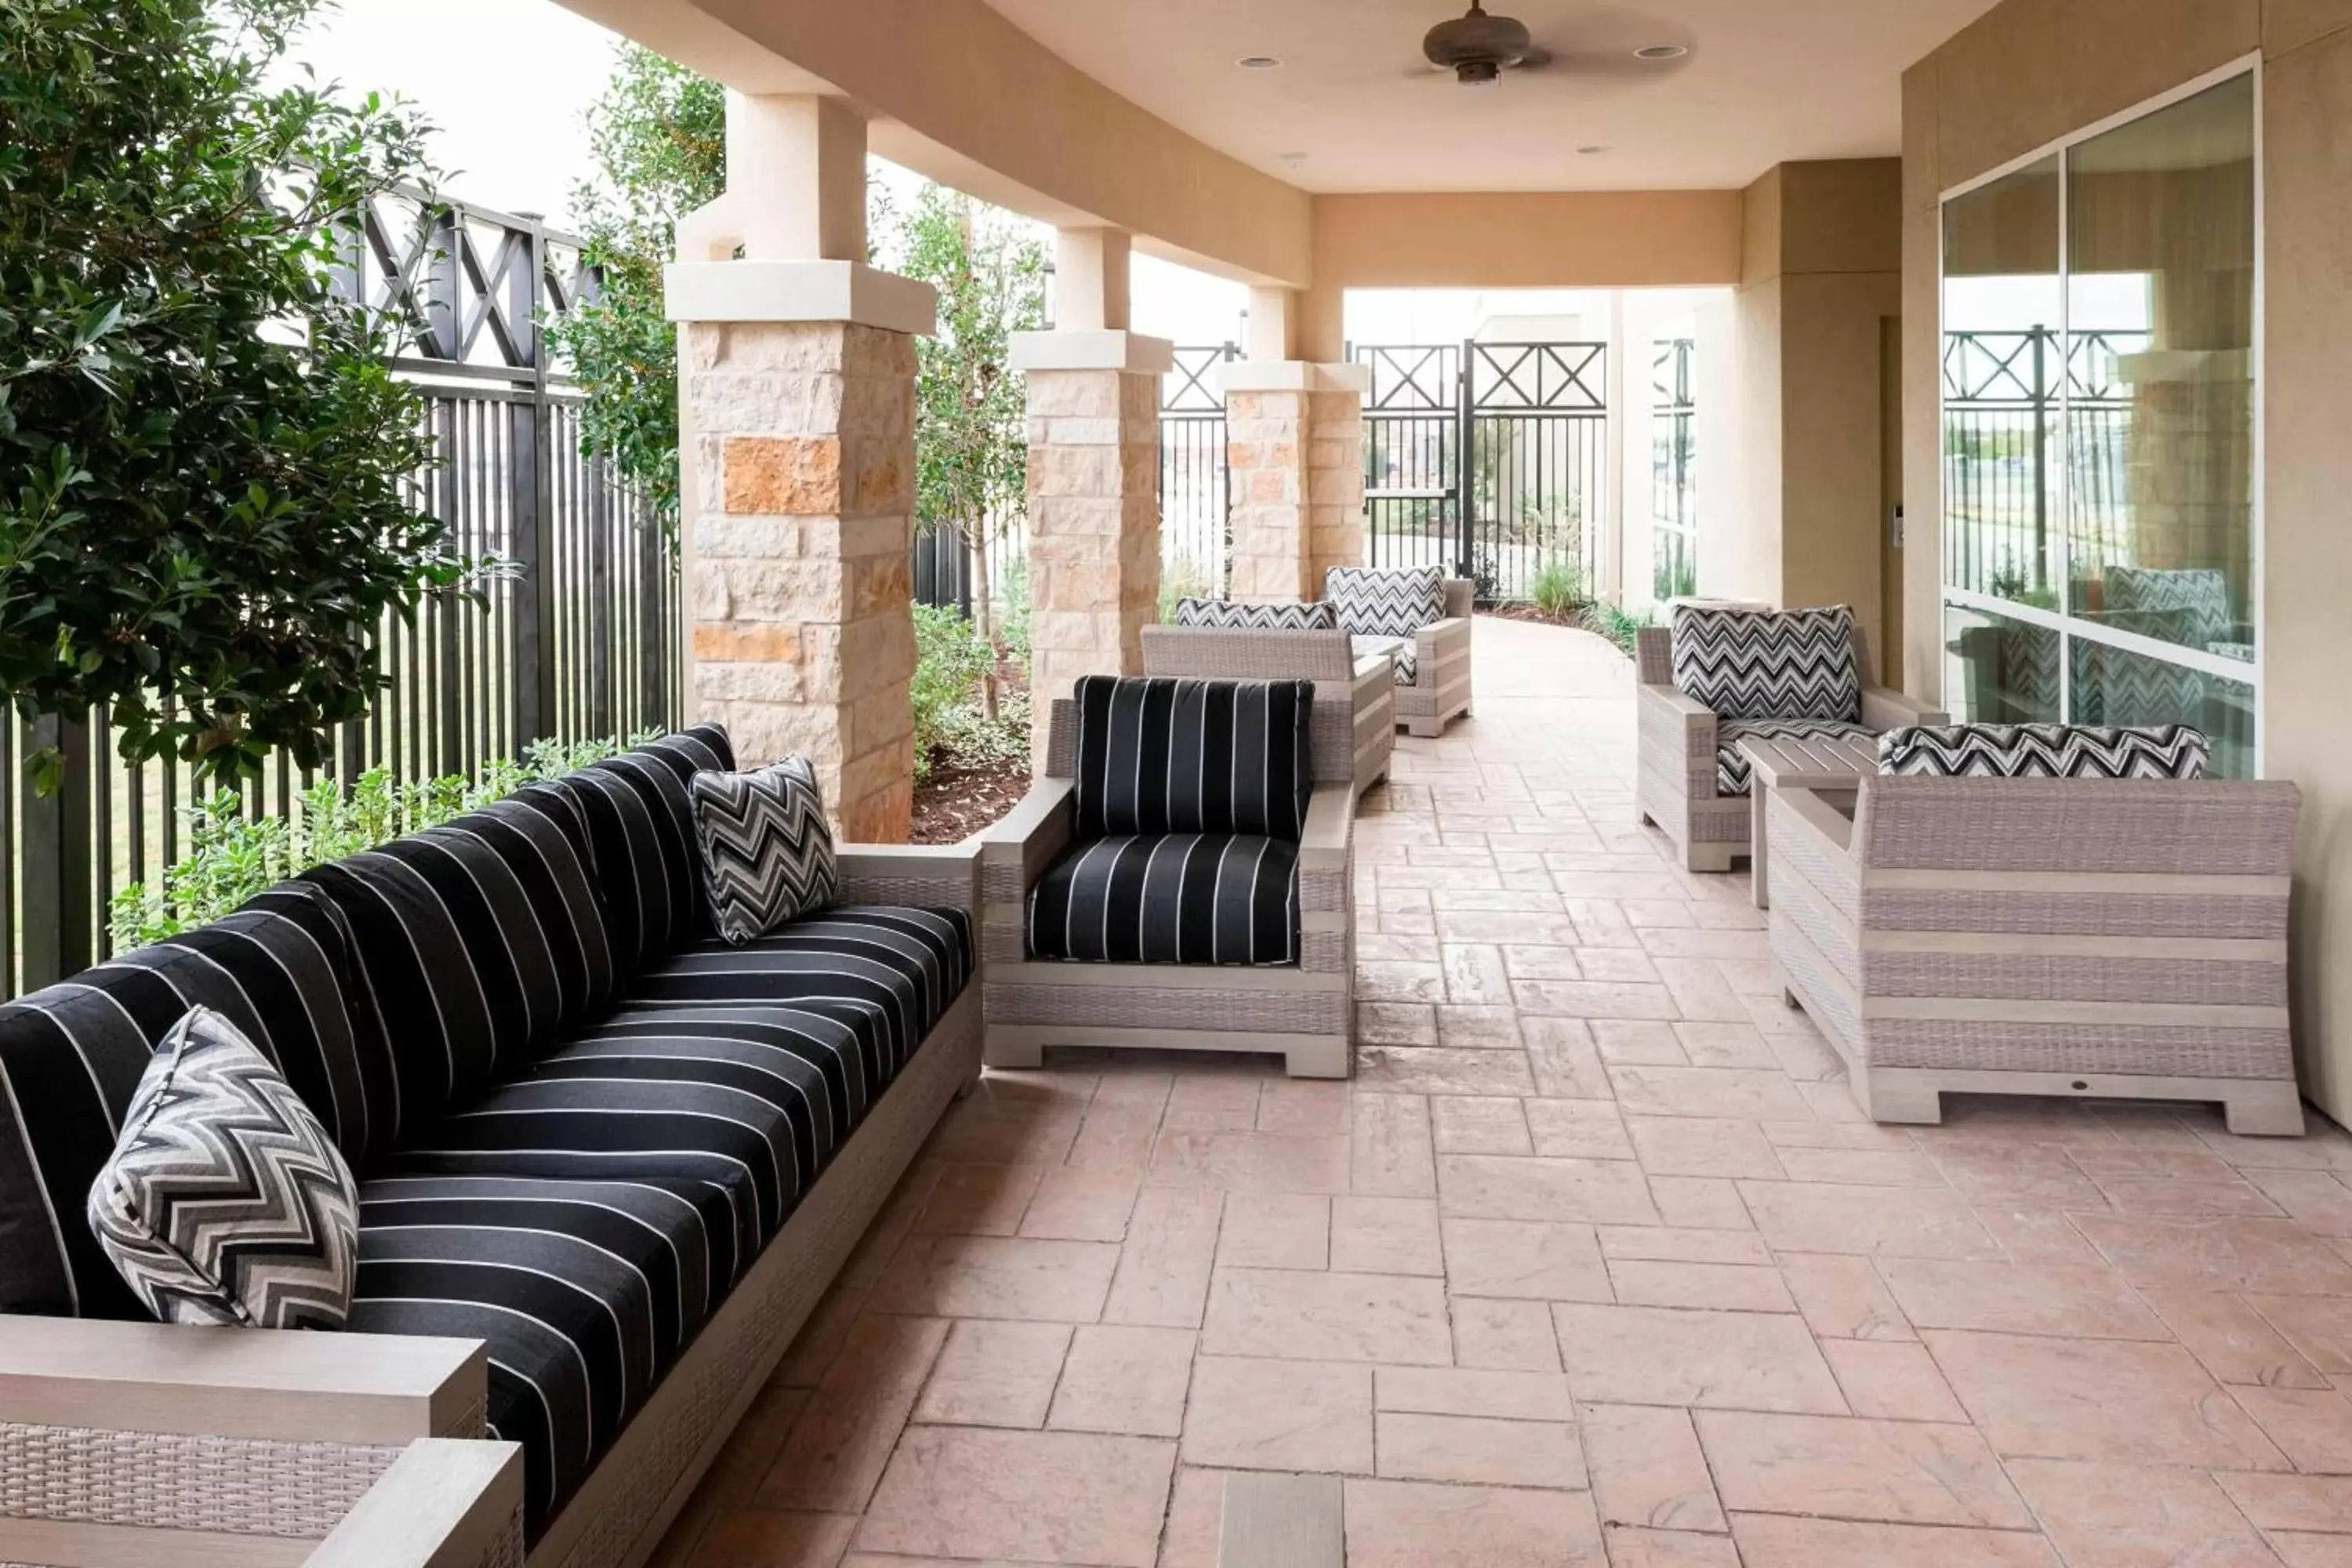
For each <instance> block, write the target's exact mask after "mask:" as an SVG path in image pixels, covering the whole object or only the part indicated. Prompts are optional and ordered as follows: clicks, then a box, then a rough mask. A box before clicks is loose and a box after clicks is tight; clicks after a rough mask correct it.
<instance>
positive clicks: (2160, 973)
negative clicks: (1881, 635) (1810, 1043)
mask: <svg viewBox="0 0 2352 1568" xmlns="http://www.w3.org/2000/svg"><path fill="white" fill-rule="evenodd" d="M1858 784H1859V788H1858V790H1857V792H1856V793H1855V794H1854V795H1852V796H1850V797H1848V796H1843V795H1831V794H1829V793H1826V792H1816V791H1812V790H1803V789H1776V790H1774V791H1773V792H1772V793H1771V798H1770V799H1769V802H1768V803H1767V811H1768V813H1769V817H1768V825H1767V831H1768V832H1769V836H1770V842H1771V845H1772V856H1771V867H1770V873H1769V875H1770V878H1771V916H1770V922H1771V943H1772V959H1773V963H1774V966H1775V968H1776V969H1777V970H1778V972H1779V974H1780V983H1781V985H1782V986H1783V988H1784V994H1785V996H1786V999H1787V1000H1788V1001H1789V1002H1790V1004H1791V1005H1798V1006H1801V1007H1803V1008H1804V1009H1805V1011H1806V1012H1807V1013H1808V1014H1809V1015H1811V1017H1812V1019H1813V1021H1814V1023H1816V1024H1817V1025H1819V1026H1820V1027H1821V1029H1822V1033H1823V1034H1825V1035H1826V1036H1828V1037H1829V1039H1830V1041H1831V1043H1832V1045H1834V1046H1835V1047H1837V1050H1838V1052H1839V1054H1840V1055H1842V1056H1843V1057H1844V1058H1845V1062H1846V1068H1847V1072H1848V1078H1849V1079H1850V1081H1851V1083H1852V1086H1853V1097H1854V1100H1855V1101H1856V1103H1857V1104H1859V1105H1860V1106H1861V1107H1862V1109H1863V1110H1864V1112H1865V1113H1866V1114H1867V1115H1869V1116H1870V1117H1872V1118H1873V1119H1874V1120H1875V1121H1902V1122H1930V1123H1932V1122H1935V1121H1939V1120H1940V1119H1941V1115H1942V1112H1941V1107H1940V1100H1941V1097H1942V1096H1943V1095H1945V1094H1948V1093H1973V1094H2042V1095H2063V1096H2068V1097H2073V1098H2126V1099H2152V1100H2207V1101H2212V1100H2219V1101H2221V1104H2222V1106H2223V1108H2224V1110H2225V1113H2226V1116H2227V1119H2228V1122H2229V1127H2230V1130H2231V1131H2233V1132H2266V1133H2283V1134H2290V1135H2292V1134H2294V1133H2299V1132H2301V1131H2303V1111H2302V1104H2301V1100H2299V1098H2298V1096H2297V1093H2296V1089H2295V1079H2294V1054H2293V1050H2292V1048H2291V1046H2290V1043H2289V1039H2288V1033H2287V972H2286V937H2287V899H2288V870H2289V867H2290V864H2291V859H2292V854H2293V849H2294V829H2295V816H2296V812H2297V810H2298V808H2299V805H2300V797H2299V796H2298V795H2297V794H2296V791H2295V788H2294V785H2293V784H2284V783H2264V784H2231V783H2218V782H2202V781H2199V782H2171V781H2166V780H2148V779H2088V778H2054V779H2053V778H1966V777H1962V778H1941V777H1922V776H1877V775H1873V776H1867V777H1864V778H1863V779H1861V780H1859V781H1858Z"/></svg>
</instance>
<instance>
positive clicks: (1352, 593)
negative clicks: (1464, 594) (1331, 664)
mask: <svg viewBox="0 0 2352 1568" xmlns="http://www.w3.org/2000/svg"><path fill="white" fill-rule="evenodd" d="M1323 597H1324V598H1325V599H1327V600H1328V601H1329V602H1330V605H1331V607H1332V609H1333V610H1334V611H1336V612H1337V613H1338V614H1339V629H1340V630H1341V631H1344V632H1346V633H1347V634H1348V635H1349V637H1411V636H1412V634H1413V633H1415V632H1417V631H1419V630H1421V628H1422V627H1423V626H1433V625H1434V624H1435V623H1437V622H1439V621H1442V620H1444V618H1445V570H1444V567H1441V566H1412V567H1407V568H1406V569H1404V570H1403V571H1401V572H1389V571H1374V570H1372V569H1371V568H1370V567H1369V566H1334V567H1332V568H1331V569H1330V570H1329V571H1328V572H1326V573H1325V574H1323Z"/></svg>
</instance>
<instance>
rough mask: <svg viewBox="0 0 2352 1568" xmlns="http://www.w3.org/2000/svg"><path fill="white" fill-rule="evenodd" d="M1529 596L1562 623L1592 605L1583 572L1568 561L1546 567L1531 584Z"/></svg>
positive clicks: (1551, 562) (1549, 564) (1553, 563)
mask: <svg viewBox="0 0 2352 1568" xmlns="http://www.w3.org/2000/svg"><path fill="white" fill-rule="evenodd" d="M1528 597H1529V598H1530V599H1533V600H1534V601H1535V605H1536V608H1537V609H1538V610H1541V611H1542V612H1543V613H1544V614H1545V615H1547V616H1554V617H1556V618H1559V619H1561V620H1565V619H1567V618H1568V617H1569V616H1573V615H1574V614H1576V612H1577V611H1579V610H1580V609H1582V608H1583V607H1584V606H1585V605H1587V604H1589V603H1591V597H1590V595H1587V594H1586V593H1585V591H1584V572H1583V569H1582V568H1581V567H1579V566H1577V565H1576V564H1575V563H1572V562H1568V561H1548V562H1546V563H1544V564H1543V567H1542V569H1541V570H1539V571H1538V572H1537V573H1536V575H1535V581H1533V582H1532V583H1530V584H1528Z"/></svg>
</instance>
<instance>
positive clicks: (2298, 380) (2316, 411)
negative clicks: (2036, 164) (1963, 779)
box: [1903, 0, 2352, 1121]
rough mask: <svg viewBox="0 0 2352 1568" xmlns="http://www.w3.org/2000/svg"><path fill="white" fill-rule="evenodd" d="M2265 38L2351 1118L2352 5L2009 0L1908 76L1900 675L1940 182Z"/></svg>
mask: <svg viewBox="0 0 2352 1568" xmlns="http://www.w3.org/2000/svg"><path fill="white" fill-rule="evenodd" d="M2256 50H2260V51H2261V53H2262V55H2263V60H2264V65H2263V142H2264V146H2263V158H2264V163H2263V215H2264V223H2265V229H2264V232H2263V236H2262V239H2263V264H2264V269H2265V270H2264V278H2263V292H2264V309H2265V311H2266V319H2265V323H2264V331H2263V367H2264V385H2263V440H2264V443H2265V445H2264V451H2263V500H2264V513H2263V556H2264V571H2263V582H2262V584H2261V593H2262V604H2263V635H2264V637H2265V647H2264V651H2263V746H2264V752H2265V757H2264V768H2265V772H2266V773H2268V774H2269V775H2270V776H2272V777H2274V778H2285V779H2292V780H2294V782H2295V783H2296V784H2299V785H2300V786H2301V787H2302V789H2303V794H2304V818H2303V833H2302V838H2301V843H2300V847H2299V850H2298V854H2297V858H2296V890H2295V891H2296V896H2295V904H2294V960H2293V963H2294V993H2295V1031H2296V1037H2297V1045H2298V1049H2299V1052H2300V1054H2301V1058H2302V1070H2303V1078H2304V1087H2305V1091H2306V1092H2307V1093H2309V1094H2310V1095H2311V1097H2312V1098H2313V1099H2314V1100H2316V1101H2317V1102H2318V1103H2319V1104H2320V1105H2321V1106H2322V1107H2323V1108H2324V1109H2326V1110H2327V1111H2328V1112H2329V1114H2331V1115H2332V1116H2334V1117H2336V1120H2338V1121H2345V1120H2347V1119H2352V689H2347V683H2346V682H2345V680H2344V678H2343V669H2344V667H2345V662H2346V656H2345V651H2344V649H2345V641H2344V635H2343V631H2342V626H2343V621H2344V609H2343V605H2344V595H2345V592H2346V589H2347V584H2352V527H2347V526H2346V521H2345V517H2346V511H2345V504H2344V497H2345V496H2346V495H2347V494H2352V443H2347V441H2346V440H2345V439H2344V436H2343V414H2342V409H2343V396H2342V385H2343V365H2344V363H2345V361H2346V358H2347V355H2352V286H2347V279H2352V200H2348V199H2347V195H2346V193H2347V191H2352V138H2347V136H2346V135H2345V133H2344V129H2343V128H2344V126H2345V125H2346V124H2347V122H2352V0H2007V3H2006V4H2004V5H2000V7H1998V8H1997V9H1995V10H1993V11H1991V12H1989V13H1988V14H1987V15H1986V16H1984V17H1983V18H1982V19H1981V20H1980V21H1979V22H1978V23H1977V24H1976V25H1975V26H1971V27H1970V28H1969V29H1968V30H1967V31H1965V32H1963V33H1961V34H1960V35H1958V37H1955V38H1953V39H1952V40H1951V41H1950V42H1949V43H1948V44H1946V45H1945V46H1944V47H1942V48H1940V49H1938V50H1937V52H1936V53H1935V54H1933V55H1931V56H1929V57H1928V58H1927V59H1925V60H1922V61H1920V62H1919V63H1918V64H1917V65H1916V66H1914V67H1913V68H1911V69H1910V70H1909V71H1908V72H1906V74H1905V77H1904V208H1905V214H1904V229H1903V257H1904V259H1903V287H1904V297H1905V301H1906V310H1905V313H1904V323H1905V326H1904V383H1905V390H1906V399H1905V419H1904V425H1905V435H1906V441H1905V470H1906V510H1907V511H1908V513H1909V515H1910V517H1911V519H1912V540H1913V543H1914V545H1915V546H1916V547H1915V548H1914V549H1912V550H1911V551H1910V552H1908V560H1907V562H1906V582H1905V618H1906V648H1905V681H1906V685H1907V686H1908V687H1909V688H1910V689H1912V690H1913V691H1915V692H1918V693H1922V694H1925V695H1931V696H1932V695H1937V694H1938V689H1939V686H1940V682H1941V679H1942V661H1941V658H1940V653H1939V647H1938V643H1939V632H1940V626H1939V620H1940V617H1939V615H1938V609H1937V606H1938V602H1939V597H1940V595H1939V594H1938V588H1939V584H1938V581H1937V576H1938V565H1939V561H1940V552H1939V550H1938V549H1937V548H1935V546H1936V545H1937V539H1936V535H1935V533H1934V531H1933V524H1934V521H1935V520H1936V519H1937V516H1938V515H1939V509H1940V492H1939V486H1940V465H1939V463H1938V462H1937V452H1938V447H1939V442H1938V438H1937V398H1936V392H1937V359H1938V354H1939V347H1940V345H1939V340H1938V326H1937V312H1936V301H1937V198H1938V196H1939V195H1940V194H1941V192H1942V191H1944V190H1945V189H1947V188H1948V187H1950V186H1952V185H1955V184H1960V183H1962V182H1964V181H1966V180H1968V179H1969V178H1971V177H1973V176H1975V175H1977V174H1982V173H1984V172H1986V171H1988V170H1990V169H1992V168H1996V167H1998V166H2000V164H2002V163H2007V162H2009V161H2010V160H2011V159H2013V158H2016V157H2019V156H2021V155H2022V154H2024V153H2030V152H2032V151H2033V150H2034V149H2035V148H2037V147H2039V146H2041V145H2042V144H2044V143H2046V142H2052V141H2054V140H2056V139H2057V138H2059V137H2061V136H2063V135H2065V134H2066V133H2068V132H2071V131H2074V130H2076V129H2078V128H2080V127H2082V126H2084V125H2088V124H2091V123H2093V122H2095V121H2099V120H2102V119H2105V117H2107V116H2109V115H2112V114H2116V113H2120V112H2122V111H2124V110H2128V109H2130V108H2131V107H2132V106H2133V105H2135V104H2137V103H2138V102H2140V101H2142V100H2145V99H2147V98H2149V97H2152V96H2154V95H2156V94H2158V93H2160V92H2163V91H2166V90H2168V89H2171V88H2173V87H2176V86H2179V84H2180V83H2182V82H2185V81H2188V80H2189V79H2192V78H2195V77H2197V76H2200V75H2201V74H2203V73H2205V72H2207V71H2210V70H2212V69H2215V68H2219V67H2221V66H2224V65H2227V64H2229V63H2230V62H2231V61H2232V60H2235V59H2238V58H2242V57H2244V56H2246V55H2249V54H2252V53H2253V52H2255V51H2256Z"/></svg>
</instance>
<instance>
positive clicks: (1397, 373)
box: [1349, 339, 1609, 602]
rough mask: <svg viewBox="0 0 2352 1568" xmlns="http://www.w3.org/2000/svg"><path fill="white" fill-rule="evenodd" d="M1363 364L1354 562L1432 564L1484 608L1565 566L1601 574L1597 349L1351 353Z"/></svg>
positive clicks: (1466, 345)
mask: <svg viewBox="0 0 2352 1568" xmlns="http://www.w3.org/2000/svg"><path fill="white" fill-rule="evenodd" d="M1349 357H1350V358H1351V359H1353V360H1355V361H1356V362H1357V363H1360V364H1364V365H1367V366H1369V367H1370V370H1371V373H1372V384H1371V389H1370V393H1369V394H1368V395H1366V397H1365V400H1364V510H1365V531H1364V549H1365V560H1366V562H1367V563H1368V564H1370V565H1373V566H1419V565H1430V564H1436V565H1443V566H1445V567H1447V568H1448V569H1450V570H1452V571H1454V572H1456V573H1458V574H1462V575H1464V576H1467V577H1470V578H1471V579H1473V580H1474V581H1475V582H1476V583H1477V584H1478V596H1479V598H1480V599H1481V600H1484V601H1488V602H1492V601H1495V600H1498V599H1519V598H1525V597H1527V596H1528V593H1529V591H1530V589H1531V587H1532V585H1533V584H1534V582H1535V579H1536V577H1537V575H1538V574H1539V573H1541V572H1543V571H1544V570H1545V569H1546V568H1548V567H1553V566H1560V565H1564V566H1566V567H1568V568H1570V570H1573V571H1574V572H1576V573H1577V574H1579V576H1580V579H1581V581H1582V583H1583V584H1584V585H1585V586H1586V587H1587V588H1590V587H1591V585H1592V584H1594V583H1595V581H1596V580H1597V579H1598V577H1599V575H1600V564H1601V563H1600V550H1601V535H1602V529H1601V510H1602V508H1603V507H1604V506H1605V505H1606V503H1607V500H1608V493H1609V490H1608V487H1609V467H1608V461H1609V459H1608V453H1609V387H1608V363H1609V349H1608V345H1607V344H1606V343H1597V342H1556V343H1490V342H1478V341H1476V340H1475V339H1474V340H1471V341H1469V342H1462V343H1458V344H1457V343H1444V344H1434V345H1429V344H1415V345H1399V344H1366V343H1360V344H1356V345H1354V346H1353V347H1352V348H1351V349H1350V351H1349Z"/></svg>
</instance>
